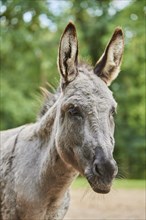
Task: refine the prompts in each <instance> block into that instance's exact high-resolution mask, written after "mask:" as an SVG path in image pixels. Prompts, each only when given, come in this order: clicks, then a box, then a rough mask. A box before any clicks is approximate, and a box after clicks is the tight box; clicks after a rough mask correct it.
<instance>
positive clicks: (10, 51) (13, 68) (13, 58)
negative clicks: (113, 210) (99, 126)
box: [0, 0, 145, 178]
mask: <svg viewBox="0 0 146 220" xmlns="http://www.w3.org/2000/svg"><path fill="white" fill-rule="evenodd" d="M120 2H126V4H125V3H124V4H125V5H123V4H121V3H120ZM0 4H1V7H0V12H1V18H0V19H1V23H0V28H1V34H0V40H1V43H0V61H1V78H0V79H1V80H0V84H1V108H0V115H1V129H8V128H12V127H15V126H19V125H21V124H24V123H29V122H32V121H34V120H35V117H36V114H37V112H38V109H39V102H38V100H37V98H36V97H38V96H39V86H45V83H46V82H47V81H49V82H50V83H52V84H53V85H55V86H56V87H57V85H58V81H59V74H58V71H57V64H56V63H57V50H58V45H59V39H60V36H61V33H62V31H63V29H64V27H65V26H66V24H67V23H68V21H69V20H73V21H74V22H75V24H76V26H77V32H78V38H79V48H80V53H79V54H80V59H82V57H83V58H84V60H86V61H87V62H89V63H91V64H93V65H94V64H95V63H96V61H97V59H98V58H99V57H100V56H101V54H102V52H103V50H104V48H105V46H106V44H107V42H108V40H109V38H110V36H111V34H112V32H113V30H114V28H115V27H116V26H121V27H122V28H123V30H124V33H125V53H124V58H123V65H122V71H121V73H120V75H119V77H118V78H117V80H116V81H115V82H114V83H113V85H112V86H111V89H112V90H113V92H114V96H115V98H116V100H117V102H118V103H119V109H118V117H117V118H116V124H117V126H116V132H115V136H116V137H115V138H116V148H115V157H116V159H117V161H119V163H120V167H121V170H123V171H124V172H125V176H126V177H130V178H143V177H144V172H145V170H144V166H145V146H144V143H145V142H144V127H145V115H144V113H145V112H144V101H145V97H144V88H145V84H144V82H145V79H144V61H145V54H144V51H145V50H144V48H145V33H144V19H145V18H144V13H145V11H144V10H145V7H144V6H145V1H144V0H141V1H138V0H132V1H131V0H127V1H118V0H117V1H112V0H105V1H100V0H92V1H91V0H80V1H76V0H68V1H63V0H62V1H56V0H44V1H35V3H34V1H30V0H1V1H0Z"/></svg>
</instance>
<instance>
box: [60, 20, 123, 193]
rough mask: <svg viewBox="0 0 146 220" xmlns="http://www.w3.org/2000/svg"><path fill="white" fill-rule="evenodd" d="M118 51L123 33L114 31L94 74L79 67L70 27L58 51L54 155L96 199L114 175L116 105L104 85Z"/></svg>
mask: <svg viewBox="0 0 146 220" xmlns="http://www.w3.org/2000/svg"><path fill="white" fill-rule="evenodd" d="M123 47H124V40H123V32H122V30H121V29H120V28H117V29H116V30H115V32H114V34H113V36H112V38H111V40H110V42H109V44H108V45H107V47H106V49H105V52H104V54H103V55H102V57H101V58H100V59H99V61H98V62H97V63H96V65H95V67H94V68H92V67H89V66H87V65H86V64H82V65H79V64H78V42H77V35H76V29H75V26H74V25H73V24H72V23H69V24H68V25H67V27H66V29H65V31H64V33H63V35H62V38H61V42H60V47H59V58H58V66H59V71H60V74H61V87H62V92H61V96H60V99H59V105H58V108H57V115H58V117H57V118H58V119H57V135H56V146H57V150H58V153H59V155H60V157H61V158H62V159H63V160H64V161H65V162H66V163H67V164H69V165H71V166H72V167H73V168H75V169H76V170H77V171H79V172H80V173H81V174H82V175H84V176H85V177H86V178H87V180H88V182H89V183H90V185H91V187H92V188H93V190H94V191H95V192H99V193H108V192H109V191H110V188H111V183H112V180H113V178H114V177H115V176H116V174H117V171H118V168H117V165H116V162H115V160H114V159H113V150H114V137H113V134H114V114H115V112H116V107H117V104H116V101H115V100H114V98H113V96H112V92H111V91H110V90H109V88H108V85H110V83H111V82H112V81H113V80H114V79H115V78H116V76H117V75H118V73H119V69H120V64H121V58H122V53H123Z"/></svg>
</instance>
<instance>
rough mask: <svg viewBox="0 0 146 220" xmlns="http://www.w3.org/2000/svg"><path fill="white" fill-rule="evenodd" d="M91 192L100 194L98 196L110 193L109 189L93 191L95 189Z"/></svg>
mask: <svg viewBox="0 0 146 220" xmlns="http://www.w3.org/2000/svg"><path fill="white" fill-rule="evenodd" d="M93 190H94V191H95V192H96V193H100V194H107V193H109V192H110V189H107V190H102V189H95V188H93Z"/></svg>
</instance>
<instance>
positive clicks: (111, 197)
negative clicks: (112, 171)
mask: <svg viewBox="0 0 146 220" xmlns="http://www.w3.org/2000/svg"><path fill="white" fill-rule="evenodd" d="M145 206H146V202H145V190H142V189H139V190H137V189H135V190H134V189H130V190H128V189H116V190H112V191H111V192H110V193H109V194H107V195H100V194H96V193H94V192H92V191H91V189H88V190H86V189H77V190H73V189H72V190H71V202H70V208H69V210H68V213H67V215H66V216H65V220H78V219H79V220H81V219H82V220H87V219H88V220H145V219H146V215H145V214H146V213H145Z"/></svg>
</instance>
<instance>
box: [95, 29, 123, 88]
mask: <svg viewBox="0 0 146 220" xmlns="http://www.w3.org/2000/svg"><path fill="white" fill-rule="evenodd" d="M123 49H124V35H123V32H122V29H121V28H116V29H115V31H114V33H113V36H112V38H111V40H110V42H109V43H108V45H107V47H106V49H105V51H104V53H103V55H102V56H101V58H100V59H99V60H98V61H97V63H96V65H95V68H94V72H95V74H97V75H98V76H99V77H100V78H101V79H103V80H104V81H105V82H106V84H107V85H108V86H109V85H110V84H111V82H112V81H113V80H114V79H115V78H116V77H117V76H118V73H119V71H120V65H121V60H122V54H123Z"/></svg>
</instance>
